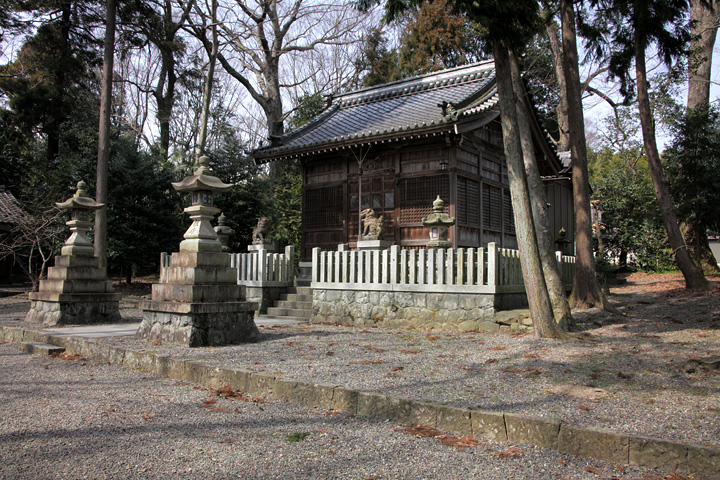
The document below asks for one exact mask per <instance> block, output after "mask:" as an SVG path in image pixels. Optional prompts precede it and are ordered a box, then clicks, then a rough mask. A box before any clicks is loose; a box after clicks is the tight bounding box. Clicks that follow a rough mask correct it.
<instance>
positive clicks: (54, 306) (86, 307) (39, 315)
mask: <svg viewBox="0 0 720 480" xmlns="http://www.w3.org/2000/svg"><path fill="white" fill-rule="evenodd" d="M120 320H121V317H120V311H119V310H118V302H117V300H115V301H109V302H47V301H33V302H31V303H30V310H29V311H28V313H27V315H26V317H25V321H26V322H31V323H42V324H43V325H87V324H97V323H116V322H119V321H120Z"/></svg>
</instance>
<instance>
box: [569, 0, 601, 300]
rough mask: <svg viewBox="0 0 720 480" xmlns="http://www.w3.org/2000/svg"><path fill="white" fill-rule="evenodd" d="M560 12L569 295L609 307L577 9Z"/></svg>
mask: <svg viewBox="0 0 720 480" xmlns="http://www.w3.org/2000/svg"><path fill="white" fill-rule="evenodd" d="M560 14H561V16H562V51H563V71H564V72H565V75H566V78H565V88H566V97H567V102H568V120H569V127H570V130H569V131H570V152H571V157H572V182H573V209H574V212H575V279H574V283H573V292H572V295H571V296H570V306H571V307H572V308H580V309H587V308H591V307H594V306H600V305H603V307H606V305H605V301H604V296H603V294H602V292H601V291H600V285H599V284H598V280H597V273H596V270H595V256H594V255H593V241H592V223H591V222H592V216H591V215H590V183H589V180H588V168H587V147H586V145H587V144H586V140H585V119H584V117H583V109H582V96H581V91H580V71H579V66H578V53H577V37H576V34H575V10H574V7H573V3H572V1H571V0H560Z"/></svg>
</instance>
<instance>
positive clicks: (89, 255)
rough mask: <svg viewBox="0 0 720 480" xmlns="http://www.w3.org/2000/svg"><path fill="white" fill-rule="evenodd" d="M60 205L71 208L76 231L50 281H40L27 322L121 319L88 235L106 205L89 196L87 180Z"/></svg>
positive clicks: (57, 259) (72, 226) (116, 297)
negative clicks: (95, 215) (94, 214)
mask: <svg viewBox="0 0 720 480" xmlns="http://www.w3.org/2000/svg"><path fill="white" fill-rule="evenodd" d="M57 205H58V207H60V208H64V209H67V210H70V211H71V220H70V221H69V222H66V225H68V226H69V227H70V231H71V232H72V234H71V235H70V238H68V239H67V241H66V242H65V246H63V248H62V255H58V256H57V257H55V266H54V267H50V268H48V274H47V279H46V280H41V281H40V288H39V290H38V291H37V292H31V293H30V295H29V298H30V302H31V303H30V310H29V311H28V313H27V315H26V316H25V321H27V322H33V323H42V324H44V325H61V324H62V325H76V324H92V323H115V322H119V321H120V320H121V317H120V311H119V307H118V305H119V303H118V302H119V300H120V297H121V295H120V294H119V293H113V291H112V282H109V281H108V280H107V270H106V269H105V268H103V267H101V266H100V259H99V258H97V257H94V256H93V244H92V242H91V241H90V239H89V238H88V237H87V235H86V234H87V231H88V229H89V228H90V227H91V226H92V225H93V224H92V222H90V221H89V220H88V219H89V216H90V215H89V214H90V211H93V210H97V209H99V208H102V207H103V204H100V203H95V201H94V200H92V199H91V198H89V197H87V196H86V195H85V182H79V183H78V190H77V193H76V194H75V196H74V197H71V198H69V199H68V200H66V201H65V202H63V203H58V204H57Z"/></svg>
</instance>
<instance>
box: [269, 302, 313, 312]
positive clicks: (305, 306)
mask: <svg viewBox="0 0 720 480" xmlns="http://www.w3.org/2000/svg"><path fill="white" fill-rule="evenodd" d="M275 307H277V308H294V309H297V310H312V301H310V302H296V301H292V300H279V301H278V302H277V304H276V305H275Z"/></svg>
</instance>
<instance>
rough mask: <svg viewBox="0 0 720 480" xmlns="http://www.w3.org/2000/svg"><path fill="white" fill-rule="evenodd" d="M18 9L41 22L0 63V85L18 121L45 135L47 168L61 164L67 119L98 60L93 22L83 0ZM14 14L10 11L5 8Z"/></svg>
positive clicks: (22, 5)
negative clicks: (7, 60) (90, 28)
mask: <svg viewBox="0 0 720 480" xmlns="http://www.w3.org/2000/svg"><path fill="white" fill-rule="evenodd" d="M13 6H14V7H15V8H16V9H17V11H14V12H12V13H14V14H15V15H17V16H18V17H20V16H21V15H26V16H31V17H33V18H37V19H38V22H39V23H40V26H39V27H38V28H37V30H36V31H35V33H34V35H33V36H32V37H29V38H28V39H27V40H26V41H25V43H24V44H23V45H22V47H21V48H20V51H19V52H18V55H17V59H16V60H15V61H14V62H12V63H9V64H7V65H3V66H2V67H0V90H1V91H3V93H4V94H5V95H6V96H7V98H8V99H9V106H10V109H11V110H12V111H13V112H14V116H15V119H16V123H17V124H19V125H22V128H23V129H24V130H25V131H28V132H30V131H31V132H32V133H38V132H39V133H41V134H42V135H43V136H44V137H45V139H46V159H47V162H48V165H47V170H50V171H52V170H54V169H55V168H57V164H56V161H57V157H58V153H59V151H60V136H61V129H62V124H63V122H64V121H65V120H67V119H68V118H71V115H72V114H71V112H72V111H73V107H74V106H75V101H74V97H75V96H76V95H78V94H79V92H81V91H82V90H84V89H85V88H87V84H88V83H89V78H90V77H89V75H88V74H87V72H88V70H89V67H90V66H91V65H94V64H95V63H96V62H97V55H96V51H95V48H94V47H95V46H94V45H93V42H94V39H93V38H91V37H89V36H88V35H86V31H85V29H86V28H87V25H86V24H85V22H89V23H93V22H94V21H95V19H94V18H92V11H91V10H90V9H89V3H88V2H84V1H76V2H73V1H68V0H65V1H60V2H55V1H38V2H27V3H24V2H23V3H20V2H18V3H17V4H15V5H13ZM6 13H8V14H10V12H9V11H8V12H6Z"/></svg>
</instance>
